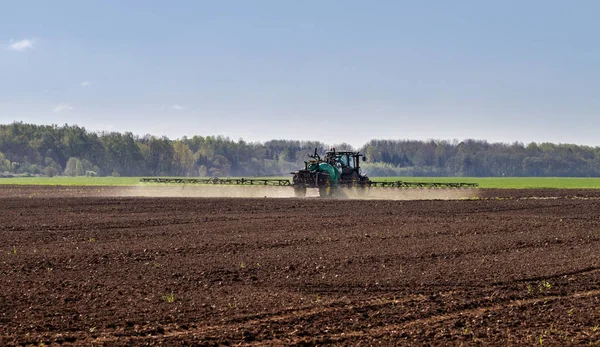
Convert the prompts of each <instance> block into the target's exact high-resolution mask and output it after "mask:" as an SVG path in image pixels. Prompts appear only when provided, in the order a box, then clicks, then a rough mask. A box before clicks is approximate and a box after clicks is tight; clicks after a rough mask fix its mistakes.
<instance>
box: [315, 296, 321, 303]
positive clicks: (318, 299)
mask: <svg viewBox="0 0 600 347" xmlns="http://www.w3.org/2000/svg"><path fill="white" fill-rule="evenodd" d="M315 302H321V298H319V294H317V296H316V297H315Z"/></svg>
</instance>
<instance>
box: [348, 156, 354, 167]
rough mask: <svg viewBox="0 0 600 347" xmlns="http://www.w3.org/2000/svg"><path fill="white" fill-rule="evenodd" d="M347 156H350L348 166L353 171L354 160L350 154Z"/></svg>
mask: <svg viewBox="0 0 600 347" xmlns="http://www.w3.org/2000/svg"><path fill="white" fill-rule="evenodd" d="M346 156H348V166H349V167H350V168H351V169H354V158H353V157H351V156H350V154H346Z"/></svg>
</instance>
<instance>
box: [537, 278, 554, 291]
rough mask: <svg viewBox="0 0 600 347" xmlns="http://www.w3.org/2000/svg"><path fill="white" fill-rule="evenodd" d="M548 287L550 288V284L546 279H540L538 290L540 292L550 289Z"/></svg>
mask: <svg viewBox="0 0 600 347" xmlns="http://www.w3.org/2000/svg"><path fill="white" fill-rule="evenodd" d="M550 288H552V284H550V282H548V281H541V282H540V284H539V285H538V290H539V291H540V293H542V292H545V291H547V290H550Z"/></svg>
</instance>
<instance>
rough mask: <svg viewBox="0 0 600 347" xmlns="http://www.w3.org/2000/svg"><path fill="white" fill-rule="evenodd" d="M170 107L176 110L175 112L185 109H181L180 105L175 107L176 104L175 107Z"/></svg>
mask: <svg viewBox="0 0 600 347" xmlns="http://www.w3.org/2000/svg"><path fill="white" fill-rule="evenodd" d="M171 107H172V108H173V109H174V110H177V111H181V110H183V109H184V108H185V107H183V106H180V105H177V104H175V105H173V106H171Z"/></svg>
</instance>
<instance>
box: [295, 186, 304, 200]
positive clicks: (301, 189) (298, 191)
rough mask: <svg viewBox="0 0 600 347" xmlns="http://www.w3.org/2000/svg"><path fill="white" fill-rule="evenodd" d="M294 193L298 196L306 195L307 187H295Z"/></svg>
mask: <svg viewBox="0 0 600 347" xmlns="http://www.w3.org/2000/svg"><path fill="white" fill-rule="evenodd" d="M294 195H295V196H296V197H297V198H304V197H306V187H294Z"/></svg>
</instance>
